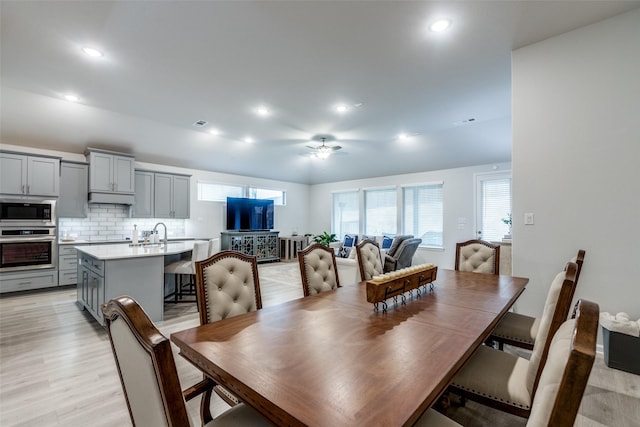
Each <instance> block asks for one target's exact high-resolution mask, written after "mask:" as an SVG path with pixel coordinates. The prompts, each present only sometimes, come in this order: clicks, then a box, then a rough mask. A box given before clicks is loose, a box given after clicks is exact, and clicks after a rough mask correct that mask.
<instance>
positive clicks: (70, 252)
mask: <svg viewBox="0 0 640 427" xmlns="http://www.w3.org/2000/svg"><path fill="white" fill-rule="evenodd" d="M76 283H78V251H77V250H76V248H74V247H73V246H70V245H60V247H59V249H58V286H64V285H73V284H76Z"/></svg>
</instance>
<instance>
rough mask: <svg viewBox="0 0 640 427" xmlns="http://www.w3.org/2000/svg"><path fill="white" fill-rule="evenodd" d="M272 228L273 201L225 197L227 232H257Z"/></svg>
mask: <svg viewBox="0 0 640 427" xmlns="http://www.w3.org/2000/svg"><path fill="white" fill-rule="evenodd" d="M272 228H273V200H266V199H246V198H241V197H227V230H236V231H258V230H271V229H272Z"/></svg>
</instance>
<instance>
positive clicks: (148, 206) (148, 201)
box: [131, 170, 155, 218]
mask: <svg viewBox="0 0 640 427" xmlns="http://www.w3.org/2000/svg"><path fill="white" fill-rule="evenodd" d="M154 177H155V174H154V173H153V172H148V171H142V170H136V177H135V180H136V185H135V188H136V194H135V198H134V204H133V206H132V207H131V209H132V211H131V216H132V217H134V218H153V217H154V216H153V215H154V214H153V212H154V207H153V189H154Z"/></svg>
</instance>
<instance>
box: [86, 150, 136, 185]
mask: <svg viewBox="0 0 640 427" xmlns="http://www.w3.org/2000/svg"><path fill="white" fill-rule="evenodd" d="M85 154H86V155H87V160H88V161H89V165H90V167H89V191H90V192H98V193H119V194H133V193H134V192H135V172H134V162H135V160H134V158H133V156H130V155H128V154H121V153H114V152H111V151H103V150H96V149H94V148H90V149H88V150H87V152H86V153H85Z"/></svg>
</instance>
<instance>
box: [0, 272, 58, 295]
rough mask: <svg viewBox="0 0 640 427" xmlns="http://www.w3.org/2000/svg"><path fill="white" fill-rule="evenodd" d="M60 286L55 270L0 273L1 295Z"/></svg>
mask: <svg viewBox="0 0 640 427" xmlns="http://www.w3.org/2000/svg"><path fill="white" fill-rule="evenodd" d="M55 286H58V271H57V270H56V269H55V268H47V269H43V270H27V271H16V272H6V273H0V293H4V292H16V291H27V290H31V289H40V288H50V287H55Z"/></svg>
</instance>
